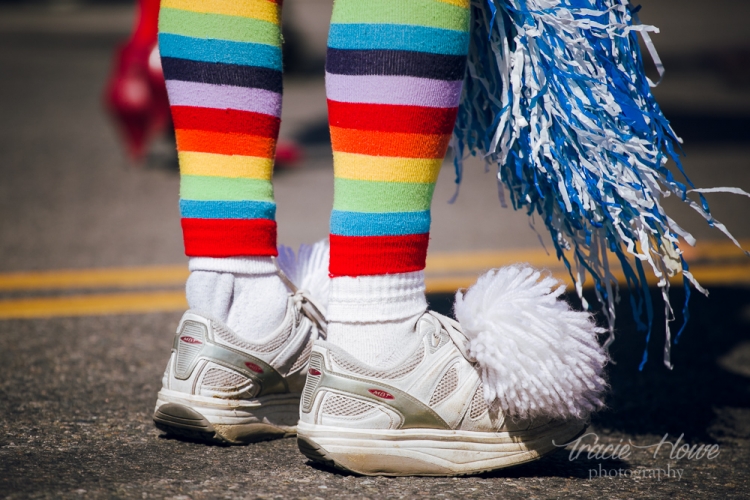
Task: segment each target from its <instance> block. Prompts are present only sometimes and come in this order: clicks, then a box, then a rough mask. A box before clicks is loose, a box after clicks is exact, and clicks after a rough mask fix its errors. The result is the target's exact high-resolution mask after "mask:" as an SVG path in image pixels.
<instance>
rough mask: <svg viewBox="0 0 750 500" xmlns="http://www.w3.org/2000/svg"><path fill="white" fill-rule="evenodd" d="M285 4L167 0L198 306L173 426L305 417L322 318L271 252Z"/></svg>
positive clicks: (230, 427) (183, 340)
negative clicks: (301, 411) (284, 276)
mask: <svg viewBox="0 0 750 500" xmlns="http://www.w3.org/2000/svg"><path fill="white" fill-rule="evenodd" d="M279 3H280V2H278V3H277V2H274V1H271V0H235V1H232V2H228V1H222V0H205V1H198V0H163V1H162V10H161V15H160V21H159V29H160V34H159V47H160V51H161V56H162V66H163V68H164V74H165V77H166V80H167V90H168V93H169V99H170V104H171V108H172V116H173V119H174V124H175V133H176V137H177V149H178V154H179V161H180V174H181V186H180V211H181V214H182V228H183V234H184V238H185V253H186V254H187V255H188V256H189V257H190V270H191V275H190V278H189V279H188V283H187V298H188V303H189V305H190V308H191V310H190V311H188V312H187V313H185V315H184V316H183V318H182V321H181V322H180V325H179V326H178V329H177V335H176V337H175V341H174V345H173V349H172V354H171V357H170V361H169V364H168V365H167V370H166V373H165V376H164V379H163V387H162V389H161V391H160V392H159V396H158V400H157V404H156V411H155V414H154V420H155V422H156V424H157V426H158V427H159V428H161V429H163V430H165V431H166V432H168V433H171V434H176V435H183V436H189V437H191V438H199V439H205V440H209V441H220V442H229V443H235V444H239V443H247V442H250V441H256V440H262V439H269V438H273V437H280V436H284V435H288V434H290V433H293V432H294V429H295V424H296V422H297V418H298V406H299V393H300V390H301V385H302V384H303V383H304V377H305V365H306V361H307V357H308V356H309V349H307V347H308V346H309V345H310V343H311V342H312V340H314V339H315V338H316V337H317V335H318V329H317V326H316V325H315V324H314V323H313V322H312V321H310V320H309V319H308V318H306V317H305V311H304V310H303V309H302V303H303V296H302V294H301V293H300V292H294V293H290V290H288V289H287V288H286V286H285V284H284V282H283V281H282V280H281V278H280V276H279V275H278V274H277V271H276V266H275V264H274V262H273V259H272V257H273V256H276V255H278V252H277V248H276V222H275V220H274V217H275V212H276V205H275V202H274V198H273V187H272V185H271V175H272V171H273V158H274V151H275V147H276V139H277V136H278V132H279V116H280V111H281V90H282V89H281V84H282V80H281V69H282V66H281V45H280V41H281V37H280V30H279V22H280V8H279Z"/></svg>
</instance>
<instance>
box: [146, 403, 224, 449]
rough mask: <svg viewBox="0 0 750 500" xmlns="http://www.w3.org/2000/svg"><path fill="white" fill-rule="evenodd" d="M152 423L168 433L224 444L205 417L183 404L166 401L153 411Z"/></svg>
mask: <svg viewBox="0 0 750 500" xmlns="http://www.w3.org/2000/svg"><path fill="white" fill-rule="evenodd" d="M154 424H156V427H157V428H158V429H160V430H162V431H164V432H166V433H167V434H168V435H172V436H178V437H181V438H187V439H190V440H196V441H203V442H208V443H216V444H226V441H224V440H223V439H221V437H220V436H218V435H217V434H216V430H215V429H214V427H213V425H211V422H209V421H208V420H207V419H206V417H204V416H203V415H201V414H200V413H198V412H197V411H195V410H193V409H192V408H189V407H187V406H184V405H180V404H176V403H166V404H163V405H161V406H159V407H158V408H157V409H156V411H155V412H154Z"/></svg>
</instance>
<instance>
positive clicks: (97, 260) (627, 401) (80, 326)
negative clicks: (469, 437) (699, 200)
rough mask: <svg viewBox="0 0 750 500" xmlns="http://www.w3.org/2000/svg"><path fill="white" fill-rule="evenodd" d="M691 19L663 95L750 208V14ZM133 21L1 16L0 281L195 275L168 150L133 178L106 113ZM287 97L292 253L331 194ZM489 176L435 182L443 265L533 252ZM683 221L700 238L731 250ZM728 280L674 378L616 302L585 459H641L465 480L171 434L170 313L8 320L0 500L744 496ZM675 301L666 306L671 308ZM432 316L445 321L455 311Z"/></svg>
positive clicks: (273, 446)
mask: <svg viewBox="0 0 750 500" xmlns="http://www.w3.org/2000/svg"><path fill="white" fill-rule="evenodd" d="M652 3H654V2H649V3H647V7H648V6H649V5H650V4H652ZM683 3H684V5H685V6H686V7H685V9H684V12H681V15H677V14H675V15H674V16H673V15H671V14H672V13H673V12H677V10H675V9H673V8H674V7H675V5H676V4H675V2H674V1H671V0H670V1H669V2H663V3H660V4H656V5H655V6H654V13H653V16H654V17H655V18H656V20H657V21H659V22H661V21H663V22H664V23H665V24H664V28H665V31H664V34H663V36H664V37H665V38H664V47H665V49H664V51H663V53H662V55H663V56H664V58H665V61H666V62H667V67H668V69H669V68H670V61H671V67H673V68H675V69H674V72H673V73H671V75H673V76H672V77H671V80H670V76H669V75H670V73H668V74H667V75H668V76H667V80H666V81H665V83H664V84H663V86H662V87H660V88H659V89H657V92H658V93H659V98H660V99H661V101H662V103H663V105H664V107H665V109H667V110H668V111H669V113H671V115H672V116H673V117H674V119H673V122H674V123H675V128H676V129H677V130H678V132H680V133H682V134H683V135H684V136H685V138H686V140H688V141H687V142H686V152H687V154H688V157H687V159H686V168H687V169H688V171H689V172H690V173H691V175H692V176H693V178H694V180H695V181H696V184H699V185H703V186H718V185H735V186H740V187H743V188H744V189H745V190H748V191H750V159H749V158H750V140H749V139H750V137H748V134H750V132H748V131H750V95H749V94H750V92H748V90H749V89H750V87H748V82H750V78H749V77H748V74H747V70H746V68H747V67H748V65H747V64H745V62H746V61H747V49H748V48H750V41H749V40H748V35H747V33H746V32H745V31H746V30H745V29H744V26H745V23H746V19H747V15H748V14H750V11H749V9H748V8H747V6H742V7H739V6H737V3H736V2H735V3H732V2H730V1H728V0H723V1H719V2H714V3H713V4H714V6H715V9H716V10H719V11H720V10H721V9H724V10H723V12H724V14H723V15H717V14H715V13H714V12H713V11H710V10H709V11H706V10H704V9H703V7H696V6H703V5H704V4H703V3H698V2H683ZM659 5H661V7H659ZM670 9H672V10H670ZM646 12H647V11H646ZM646 12H645V13H644V15H643V17H644V20H646V21H648V19H647V17H646V16H647V13H646ZM728 13H731V14H732V15H729V14H728ZM130 15H131V11H130V10H129V9H127V8H124V7H114V8H113V7H96V8H73V7H68V8H66V9H59V8H57V9H55V10H49V9H46V10H44V11H40V10H27V9H20V10H19V9H18V8H7V7H3V8H2V10H1V11H0V257H1V258H0V275H2V273H6V274H7V273H10V272H17V271H29V270H55V269H87V268H109V267H119V266H143V265H171V264H181V263H184V262H185V258H184V256H183V255H182V248H181V241H180V232H179V225H178V223H177V220H178V210H177V189H178V178H177V175H176V171H174V169H173V168H172V167H171V166H170V160H169V158H170V155H169V152H168V149H167V153H165V152H164V151H163V150H162V151H155V152H154V154H153V155H152V158H151V160H150V162H149V163H148V164H147V165H146V166H141V167H133V166H132V165H130V164H129V163H128V162H127V161H126V160H125V159H124V158H123V155H122V148H121V146H120V144H119V143H118V141H117V137H116V135H115V132H114V130H113V128H112V126H111V123H110V122H109V121H108V119H107V118H106V116H105V115H104V114H103V112H102V109H101V101H100V95H101V89H102V86H103V83H104V81H105V77H106V74H107V71H108V70H109V65H110V55H111V53H112V50H113V48H114V47H115V45H116V44H117V42H118V41H119V40H120V39H122V37H123V36H124V34H125V33H126V31H127V29H128V27H129V24H130ZM697 27H698V28H697ZM700 27H702V28H700ZM318 38H320V37H318ZM322 39H323V40H324V39H325V38H324V37H323V38H322ZM658 40H659V39H658V38H657V42H658ZM743 54H744V55H743ZM286 90H287V92H286V101H285V106H286V108H285V111H284V113H285V115H284V125H283V127H284V128H283V129H282V135H283V136H284V137H287V138H296V139H298V140H300V141H302V142H303V143H304V144H305V146H306V148H307V150H306V151H307V155H308V156H307V159H306V160H305V161H304V162H303V164H302V166H301V168H299V169H298V170H295V171H287V172H281V173H279V174H278V175H277V178H276V181H275V186H276V191H277V199H278V201H279V222H280V239H281V241H282V242H284V243H287V244H291V245H296V244H298V243H300V242H311V241H315V240H317V239H319V238H321V237H324V236H325V234H326V232H327V217H328V214H329V211H330V202H331V197H332V182H331V172H330V159H329V156H327V155H328V152H327V150H326V147H325V138H326V133H325V126H324V124H325V104H324V100H323V98H324V91H323V87H322V83H321V81H320V79H319V78H316V77H315V75H313V76H311V77H306V76H305V77H303V76H296V77H294V78H291V79H290V80H289V81H288V82H287V84H286ZM478 167H479V168H476V169H473V170H472V171H470V172H468V173H467V179H466V182H467V184H468V185H467V186H466V187H465V188H463V189H464V190H463V194H464V195H465V193H467V192H470V193H472V196H471V197H468V196H459V200H458V202H457V203H456V204H455V205H448V204H447V203H446V200H448V199H449V198H450V196H451V195H452V194H453V190H454V187H453V185H452V183H451V181H452V172H451V170H450V168H449V167H447V168H445V169H444V171H443V172H442V173H441V179H440V181H439V183H438V188H437V191H436V195H435V209H434V220H435V223H434V230H433V239H432V241H431V249H432V250H437V251H446V252H447V251H476V250H486V249H522V250H523V249H527V248H528V249H534V250H537V249H538V248H539V244H538V240H537V235H536V233H535V232H534V231H533V230H532V229H531V228H530V227H529V225H528V219H527V218H526V216H525V215H523V214H517V213H513V212H512V211H495V209H494V208H493V209H492V210H490V209H488V207H490V206H493V205H490V203H496V199H495V197H496V194H495V191H494V190H495V187H494V182H493V181H492V180H491V177H487V175H486V174H484V172H483V170H482V168H481V166H478ZM489 175H491V174H489ZM709 201H710V202H711V203H712V204H713V209H714V212H715V213H716V214H717V216H718V217H719V218H720V219H724V222H726V224H727V226H729V228H730V229H731V230H732V231H733V232H734V233H735V234H736V235H737V236H738V238H740V239H743V240H747V239H748V238H750V224H749V223H748V221H747V214H748V213H750V200H745V199H742V198H739V197H728V196H722V195H713V196H711V197H710V198H709ZM670 206H671V207H674V209H675V210H676V214H677V215H676V217H678V219H679V220H680V221H681V222H683V223H684V225H685V226H686V227H687V228H688V229H690V230H691V231H693V232H694V233H695V234H696V235H697V236H699V237H700V238H703V239H708V240H713V239H718V238H720V235H718V233H717V231H715V230H712V229H709V228H707V227H706V228H704V225H703V223H702V221H700V220H698V218H697V217H691V215H690V214H689V213H688V212H687V211H685V210H684V209H682V208H681V207H678V206H677V204H672V205H670ZM301 213H304V214H305V218H302V217H300V214H301ZM722 265H723V264H722V263H721V262H718V263H717V264H716V266H717V268H716V269H717V273H716V276H724V277H723V278H721V279H717V280H716V282H715V284H714V285H713V286H711V287H710V288H711V295H710V298H705V297H702V296H700V295H698V294H694V296H693V298H692V301H691V309H690V311H691V320H690V323H689V325H688V328H687V329H686V331H685V332H684V333H683V335H682V337H681V340H680V342H679V344H678V345H677V346H675V347H674V350H673V362H674V364H675V368H674V370H672V371H669V370H667V369H666V368H665V367H664V366H663V365H662V364H661V363H660V358H661V349H662V345H663V330H661V329H660V327H659V325H661V324H662V323H663V319H662V318H660V317H659V314H658V312H657V314H656V318H655V320H654V324H655V325H656V327H655V330H654V334H653V336H652V338H651V342H650V347H649V355H650V358H651V361H650V362H649V363H648V364H646V367H645V369H644V370H643V371H638V364H639V362H640V360H641V356H642V353H643V350H644V344H645V334H644V333H643V332H639V331H637V329H636V326H635V324H634V322H633V320H632V319H631V316H630V309H629V295H627V294H624V295H623V298H622V301H621V304H620V306H619V307H618V318H619V323H618V330H617V333H618V340H617V341H616V342H615V344H614V345H613V348H612V351H611V353H612V357H613V361H614V363H613V364H612V365H610V368H609V377H610V383H611V391H610V394H609V396H608V400H607V402H608V408H607V409H606V410H604V411H602V412H601V413H599V414H597V415H596V416H594V418H593V420H592V425H591V427H590V428H589V431H590V434H589V435H588V436H586V437H585V438H583V439H582V442H581V443H580V444H581V445H584V444H586V445H590V446H591V445H593V444H595V443H597V442H598V443H599V444H601V445H604V446H606V445H612V446H613V447H615V446H618V445H619V446H620V448H618V449H619V450H622V445H624V444H629V445H630V446H631V448H630V453H629V454H627V453H619V454H615V455H616V456H614V457H612V456H609V455H611V454H612V453H611V452H609V453H608V456H607V457H602V456H601V455H598V456H597V455H594V454H592V455H591V456H589V454H588V452H587V451H586V450H584V451H582V452H581V453H580V454H576V453H577V451H581V450H582V449H581V446H578V448H575V447H568V448H567V449H565V450H560V451H559V452H556V453H555V454H553V455H551V456H548V457H546V458H543V459H542V460H539V461H537V462H535V463H531V464H527V465H523V466H519V467H516V468H513V469H508V470H502V471H498V472H495V473H491V474H483V475H479V476H475V477H464V478H367V477H358V476H353V475H345V474H341V473H338V472H334V471H331V470H327V469H324V468H321V467H319V466H317V465H314V464H312V463H310V462H308V461H307V460H306V459H305V457H304V456H303V455H301V454H300V453H299V452H298V451H297V447H296V442H295V440H294V439H284V440H279V441H273V442H267V443H259V444H254V445H250V446H244V447H220V446H205V445H202V444H198V443H191V442H184V441H178V440H173V439H168V438H166V437H165V436H164V435H163V434H162V433H161V432H160V431H158V430H157V429H155V428H154V426H153V424H152V422H151V414H152V411H153V405H154V402H155V395H156V392H157V391H158V389H159V384H160V379H161V374H162V371H163V369H164V365H165V363H166V360H167V357H168V354H169V349H170V345H171V342H172V333H173V331H174V329H175V327H176V325H177V321H178V320H179V316H180V314H179V312H161V313H151V314H123V315H98V316H73V317H64V316H51V317H47V318H32V319H7V320H0V497H4V498H104V497H106V498H109V497H121V498H152V497H153V498H175V499H177V498H179V499H187V498H191V499H201V498H351V497H357V498H359V497H361V498H378V499H381V498H420V497H427V498H433V497H434V498H519V499H525V500H526V499H531V498H592V499H594V498H596V499H601V498H622V499H626V498H664V497H670V498H746V497H747V495H748V493H747V492H748V491H750V467H749V466H748V464H749V463H750V384H749V382H750V288H748V287H746V286H738V285H731V284H730V283H733V281H732V279H730V278H733V277H734V278H736V277H737V276H736V274H737V273H739V274H742V273H748V270H747V269H744V268H741V269H740V270H739V271H736V272H735V271H731V269H735V268H731V269H730V268H727V267H724V268H722V267H721V266H722ZM722 270H723V271H722ZM722 272H723V273H724V274H722ZM732 273H734V274H735V276H728V275H731V274H732ZM748 276H750V275H743V276H740V277H741V278H742V277H748ZM0 277H2V276H0ZM740 281H742V280H740ZM175 289H179V286H175ZM73 293H81V292H80V290H79V291H76V292H74V291H71V290H66V289H64V288H63V289H58V290H54V291H50V290H34V291H29V290H24V289H11V288H6V289H2V288H1V287H0V303H2V301H6V300H15V299H18V298H24V297H47V296H52V295H63V296H64V295H66V294H73ZM84 293H87V292H86V291H84ZM681 294H682V292H681V291H679V290H677V291H675V292H674V293H673V303H674V304H675V305H677V306H679V305H680V304H681V303H682V299H683V297H682V296H681ZM656 299H657V298H656V297H655V300H656ZM570 300H571V301H573V302H575V301H576V299H575V298H573V297H570ZM430 301H431V303H432V304H433V305H434V307H435V308H436V309H438V310H440V311H442V312H444V313H450V307H451V306H450V304H451V297H450V295H447V294H445V295H437V294H434V295H431V296H430ZM677 309H678V311H677V315H678V322H679V320H680V319H681V313H680V311H679V309H680V307H677ZM597 440H598V441H597ZM659 443H661V446H659ZM684 444H687V445H688V447H687V448H684V447H683V445H684ZM700 446H703V448H702V450H699V449H698V448H699V447H700ZM691 447H694V448H691ZM688 453H692V455H690V456H688ZM691 456H692V458H691Z"/></svg>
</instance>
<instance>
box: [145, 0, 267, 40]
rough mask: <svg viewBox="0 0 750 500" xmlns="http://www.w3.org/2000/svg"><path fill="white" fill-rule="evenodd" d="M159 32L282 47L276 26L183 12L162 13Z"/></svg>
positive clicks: (256, 20)
mask: <svg viewBox="0 0 750 500" xmlns="http://www.w3.org/2000/svg"><path fill="white" fill-rule="evenodd" d="M159 31H160V32H161V33H170V34H175V35H183V36H189V37H193V38H215V39H218V40H231V41H233V42H250V43H262V44H265V45H272V46H274V47H280V46H281V37H280V35H279V27H278V26H277V25H276V24H273V23H268V22H266V21H260V20H258V19H251V18H247V17H234V16H225V15H222V14H203V13H200V12H190V11H186V10H179V9H161V13H160V14H159Z"/></svg>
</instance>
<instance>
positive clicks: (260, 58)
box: [159, 33, 281, 71]
mask: <svg viewBox="0 0 750 500" xmlns="http://www.w3.org/2000/svg"><path fill="white" fill-rule="evenodd" d="M159 53H160V54H161V56H162V57H175V58H179V59H189V60H191V61H203V62H211V63H224V64H241V65H244V66H257V67H260V68H269V69H274V70H276V71H281V49H280V48H278V47H273V46H271V45H265V44H262V43H248V42H232V41H229V40H216V39H213V38H208V39H205V38H193V37H189V36H182V35H173V34H171V33H160V34H159Z"/></svg>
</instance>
